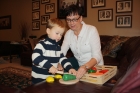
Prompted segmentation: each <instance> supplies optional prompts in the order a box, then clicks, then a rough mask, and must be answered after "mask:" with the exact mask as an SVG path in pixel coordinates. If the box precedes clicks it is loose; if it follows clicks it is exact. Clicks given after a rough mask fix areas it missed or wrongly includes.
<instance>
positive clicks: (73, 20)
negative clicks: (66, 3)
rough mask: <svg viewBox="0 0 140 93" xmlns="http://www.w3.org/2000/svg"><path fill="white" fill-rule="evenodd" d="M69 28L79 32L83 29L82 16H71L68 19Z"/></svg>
mask: <svg viewBox="0 0 140 93" xmlns="http://www.w3.org/2000/svg"><path fill="white" fill-rule="evenodd" d="M66 21H67V24H68V26H69V28H70V29H71V30H73V31H77V30H78V29H80V27H81V22H82V16H80V15H78V14H77V15H70V16H67V18H66Z"/></svg>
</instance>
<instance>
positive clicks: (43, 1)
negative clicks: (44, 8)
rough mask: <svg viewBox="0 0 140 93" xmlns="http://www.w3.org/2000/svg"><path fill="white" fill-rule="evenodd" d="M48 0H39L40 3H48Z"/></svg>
mask: <svg viewBox="0 0 140 93" xmlns="http://www.w3.org/2000/svg"><path fill="white" fill-rule="evenodd" d="M49 2H50V0H41V3H42V4H44V3H49Z"/></svg>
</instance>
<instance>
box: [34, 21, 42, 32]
mask: <svg viewBox="0 0 140 93" xmlns="http://www.w3.org/2000/svg"><path fill="white" fill-rule="evenodd" d="M39 29H40V21H33V22H32V30H39Z"/></svg>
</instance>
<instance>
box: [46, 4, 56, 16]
mask: <svg viewBox="0 0 140 93" xmlns="http://www.w3.org/2000/svg"><path fill="white" fill-rule="evenodd" d="M54 12H55V4H54V3H49V4H46V5H45V13H46V14H47V13H54Z"/></svg>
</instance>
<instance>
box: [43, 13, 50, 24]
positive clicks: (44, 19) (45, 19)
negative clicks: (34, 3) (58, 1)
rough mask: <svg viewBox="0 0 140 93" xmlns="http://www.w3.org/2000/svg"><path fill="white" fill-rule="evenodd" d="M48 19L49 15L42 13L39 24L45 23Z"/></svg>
mask: <svg viewBox="0 0 140 93" xmlns="http://www.w3.org/2000/svg"><path fill="white" fill-rule="evenodd" d="M48 19H50V15H42V16H41V24H42V25H46V24H47V21H48Z"/></svg>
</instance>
